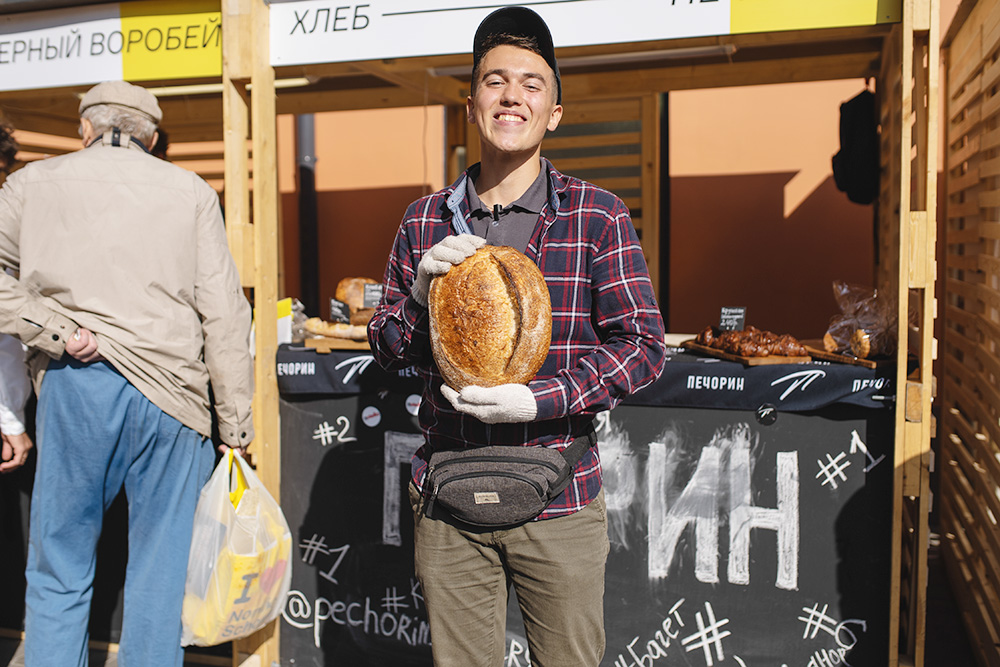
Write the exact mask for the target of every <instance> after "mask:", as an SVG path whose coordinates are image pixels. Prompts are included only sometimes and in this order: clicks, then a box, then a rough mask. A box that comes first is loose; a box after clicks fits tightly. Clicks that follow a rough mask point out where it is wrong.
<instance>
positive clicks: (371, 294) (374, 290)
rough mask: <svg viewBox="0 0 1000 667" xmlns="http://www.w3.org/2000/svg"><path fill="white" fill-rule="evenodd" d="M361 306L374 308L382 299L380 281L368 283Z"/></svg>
mask: <svg viewBox="0 0 1000 667" xmlns="http://www.w3.org/2000/svg"><path fill="white" fill-rule="evenodd" d="M362 299H363V300H362V306H361V307H362V308H374V307H375V306H377V305H378V302H379V301H381V300H382V283H368V284H366V285H365V294H364V297H362Z"/></svg>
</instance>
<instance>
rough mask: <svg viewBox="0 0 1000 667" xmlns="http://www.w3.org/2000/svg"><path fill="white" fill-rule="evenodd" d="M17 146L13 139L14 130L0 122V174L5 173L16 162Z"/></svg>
mask: <svg viewBox="0 0 1000 667" xmlns="http://www.w3.org/2000/svg"><path fill="white" fill-rule="evenodd" d="M17 150H18V145H17V140H16V139H14V128H13V127H11V126H10V125H8V124H7V123H4V122H3V121H0V172H5V171H7V170H8V169H10V168H11V167H13V166H14V163H15V162H17V160H16V158H15V156H16V155H17Z"/></svg>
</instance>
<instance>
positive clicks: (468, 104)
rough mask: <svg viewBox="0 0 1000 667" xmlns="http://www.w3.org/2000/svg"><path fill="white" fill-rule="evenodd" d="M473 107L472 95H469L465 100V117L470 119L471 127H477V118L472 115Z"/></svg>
mask: <svg viewBox="0 0 1000 667" xmlns="http://www.w3.org/2000/svg"><path fill="white" fill-rule="evenodd" d="M472 107H473V102H472V95H469V96H468V97H467V98H466V99H465V115H466V117H467V118H468V119H469V124H470V125H475V124H476V117H475V115H474V114H473V113H472Z"/></svg>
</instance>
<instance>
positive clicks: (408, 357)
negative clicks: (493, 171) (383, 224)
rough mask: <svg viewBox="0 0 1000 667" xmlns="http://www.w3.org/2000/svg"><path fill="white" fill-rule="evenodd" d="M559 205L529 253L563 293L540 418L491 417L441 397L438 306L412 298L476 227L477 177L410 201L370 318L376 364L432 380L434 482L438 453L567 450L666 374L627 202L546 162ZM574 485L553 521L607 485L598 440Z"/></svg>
mask: <svg viewBox="0 0 1000 667" xmlns="http://www.w3.org/2000/svg"><path fill="white" fill-rule="evenodd" d="M542 167H543V168H544V169H546V170H547V171H548V175H549V197H548V199H549V203H548V206H546V207H545V209H544V210H543V211H542V213H541V216H540V220H539V224H538V225H537V226H536V227H535V231H534V234H533V235H532V237H531V240H529V241H528V247H527V249H526V251H525V254H526V255H527V256H528V257H529V258H530V259H532V260H533V261H534V262H535V263H536V264H537V265H538V267H539V268H540V269H541V272H542V274H543V275H544V276H545V282H546V284H547V285H548V288H549V295H550V297H551V299H552V343H551V345H550V347H549V354H548V357H547V358H546V360H545V364H544V365H543V366H542V368H541V370H540V371H539V372H538V374H537V375H536V376H535V379H534V380H532V381H531V383H530V384H529V385H528V386H529V388H530V389H531V391H532V394H534V396H535V400H536V401H537V404H538V415H537V417H536V419H535V421H532V422H528V423H523V424H493V425H489V424H484V423H483V422H481V421H479V420H478V419H476V418H475V417H472V416H469V415H466V414H464V413H461V412H457V411H456V410H455V409H453V408H452V406H451V404H450V403H449V402H448V400H447V399H446V398H445V397H444V396H443V395H442V394H441V391H440V387H441V384H442V379H441V375H440V373H439V372H438V369H437V366H436V365H435V364H434V359H433V357H432V355H431V345H430V337H429V327H428V316H427V309H426V308H425V307H424V306H421V305H420V304H418V303H417V302H416V301H415V300H414V299H413V298H412V297H411V296H410V285H412V284H413V281H414V279H415V278H416V275H417V264H418V263H419V262H420V258H421V257H423V255H424V253H425V252H427V251H428V250H429V249H430V248H431V246H433V245H434V244H436V243H437V242H439V241H441V240H442V239H443V238H445V237H446V236H448V235H449V234H456V233H461V232H468V231H469V228H468V222H467V221H468V218H469V207H468V203H467V201H466V183H465V179H466V178H467V177H468V176H467V174H468V172H466V174H463V175H462V177H461V178H459V180H458V181H457V182H456V183H455V184H453V185H452V186H450V187H448V188H445V189H444V190H441V191H440V192H437V193H435V194H432V195H429V196H427V197H423V198H422V199H419V200H417V201H416V202H414V203H413V204H411V205H410V207H409V209H407V211H406V216H405V217H404V218H403V222H402V224H401V225H400V227H399V232H398V234H397V236H396V241H395V243H394V245H393V248H392V254H391V255H390V256H389V261H388V265H387V267H386V272H385V289H384V292H383V299H382V302H381V303H380V304H379V305H378V307H377V308H376V309H375V316H374V317H373V318H372V320H371V323H370V324H369V325H368V340H369V342H370V343H371V346H372V352H373V354H374V356H375V359H376V361H378V363H379V364H380V365H381V366H382V367H383V368H385V369H386V370H393V369H401V368H405V367H407V366H413V367H414V368H416V369H417V372H418V373H419V374H420V375H421V377H423V379H424V381H425V387H424V394H423V398H422V401H421V404H420V413H419V419H420V427H421V430H422V431H423V434H424V438H425V442H426V444H425V445H424V446H423V447H421V448H420V450H418V451H417V453H416V455H415V456H414V458H413V481H414V482H415V483H416V485H417V487H418V488H421V489H422V488H423V479H424V476H425V474H426V472H427V463H426V462H427V460H428V459H429V458H430V455H431V453H432V452H433V451H435V450H444V449H463V448H468V447H483V446H487V445H526V446H536V445H540V446H545V447H552V448H555V449H559V450H561V449H564V448H565V447H566V446H567V445H569V443H570V442H572V440H573V438H574V437H575V436H577V435H581V434H583V433H584V432H585V430H586V426H587V424H588V423H590V422H591V421H592V420H593V418H594V415H596V414H597V413H598V412H600V411H602V410H610V409H611V408H613V407H614V406H615V405H617V404H618V403H619V402H620V401H621V400H622V399H623V398H625V397H626V396H628V395H629V394H632V393H633V392H635V391H638V390H639V389H642V388H643V387H645V386H646V385H648V384H650V383H652V382H653V381H654V380H656V378H657V377H658V376H659V374H660V372H661V371H662V370H663V364H664V354H665V346H664V343H663V333H664V332H663V318H662V317H661V316H660V311H659V308H658V307H657V305H656V300H655V297H654V296H653V287H652V283H651V282H650V279H649V273H648V270H647V268H646V261H645V259H644V258H643V255H642V248H641V247H640V245H639V240H638V238H637V237H636V234H635V229H634V227H633V226H632V220H631V218H630V217H629V211H628V208H626V206H625V204H624V202H622V200H621V199H619V198H618V197H616V196H615V195H613V194H611V193H610V192H608V191H606V190H602V189H600V188H598V187H596V186H594V185H592V184H590V183H587V182H584V181H581V180H579V179H576V178H572V177H569V176H564V175H563V174H561V173H559V172H558V171H556V169H555V168H554V167H553V166H552V165H551V164H550V163H549V162H548V160H545V159H542ZM574 473H575V474H574V478H573V482H572V483H571V484H570V485H569V487H568V488H567V489H566V490H565V491H564V492H563V493H562V495H560V496H559V497H558V498H556V499H555V501H553V503H552V504H551V505H549V507H548V508H547V509H546V510H545V511H544V512H543V513H542V515H541V517H540V518H542V519H547V518H552V517H556V516H563V515H567V514H572V513H573V512H576V511H578V510H581V509H583V508H584V507H585V506H586V505H587V504H588V503H589V502H590V501H591V500H593V499H594V498H595V497H596V496H597V493H598V492H599V491H600V489H601V463H600V459H599V457H598V453H597V447H593V448H591V449H590V451H589V452H587V454H586V455H584V457H583V459H582V460H581V461H580V462H579V463H578V464H577V466H576V468H575V471H574Z"/></svg>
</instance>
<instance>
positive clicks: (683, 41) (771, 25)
mask: <svg viewBox="0 0 1000 667" xmlns="http://www.w3.org/2000/svg"><path fill="white" fill-rule="evenodd" d="M164 4H166V5H168V6H170V7H173V8H174V10H173V11H171V10H169V9H167V10H164V9H163V6H164ZM192 4H193V3H145V2H134V3H132V2H129V3H120V5H114V7H115V8H116V9H117V8H119V7H120V8H121V10H122V11H123V13H125V14H129V13H132V12H133V11H134V13H135V14H136V15H138V16H140V17H145V18H151V17H159V18H157V19H155V21H154V22H153V24H151V25H150V24H146V26H145V27H139V26H137V27H129V26H128V25H126V24H125V23H124V16H123V17H122V19H121V20H122V21H123V23H122V24H121V27H111V28H101V29H99V30H94V31H89V32H86V35H85V36H83V37H82V39H83V40H84V41H82V42H81V41H79V40H76V41H72V42H69V46H67V42H65V41H63V42H60V41H59V40H60V39H76V37H78V36H80V33H81V32H84V31H82V30H81V29H80V28H79V27H78V28H77V29H76V31H75V32H74V31H73V30H72V29H71V28H70V27H67V26H79V25H80V24H81V21H80V19H79V15H78V14H76V15H73V16H70V17H62V18H60V17H57V16H54V14H57V13H58V12H59V11H62V10H50V11H49V12H46V17H47V19H48V20H51V25H52V26H60V27H53V28H51V29H52V30H55V31H56V32H54V33H52V36H51V37H50V38H49V41H48V42H45V43H44V46H38V44H40V43H41V42H36V43H31V42H26V41H25V39H24V38H21V42H22V44H24V51H25V52H28V53H29V55H28V56H25V55H24V54H23V53H19V54H18V56H19V62H18V63H17V64H18V65H26V64H32V65H36V64H50V65H53V64H55V65H66V64H67V63H65V62H63V61H65V60H72V59H71V58H68V57H67V54H70V55H72V56H73V57H80V58H83V57H84V56H86V54H87V53H88V52H89V53H91V54H93V52H94V50H95V49H98V47H101V48H103V49H104V50H106V51H108V52H109V53H111V54H112V55H116V56H117V55H120V54H124V56H126V57H127V56H130V55H138V54H139V53H141V52H144V51H145V52H160V51H162V52H163V53H159V55H167V54H166V50H167V45H168V44H169V45H170V46H174V47H176V48H175V49H174V50H175V51H184V50H188V45H191V46H192V47H193V46H194V45H198V44H201V46H202V47H205V46H210V45H213V44H214V43H215V42H214V38H215V35H216V33H215V32H214V31H215V30H216V27H217V26H218V25H219V24H220V23H221V26H222V27H221V35H222V37H221V43H220V44H219V47H220V49H221V53H222V58H221V62H222V67H221V79H222V83H221V95H220V86H219V83H218V81H219V79H218V74H215V73H204V72H200V71H199V72H192V73H190V74H184V75H183V76H181V75H182V74H183V70H178V69H170V70H167V71H166V72H165V71H163V70H160V71H158V72H157V73H155V74H138V75H136V74H130V73H129V71H127V70H122V71H121V73H119V74H117V75H113V74H110V73H107V74H101V75H98V74H96V70H94V71H95V74H94V75H93V76H96V77H97V78H92V79H88V80H79V81H66V80H65V79H55V80H51V82H50V83H47V84H45V85H46V89H45V90H38V89H37V88H38V86H36V85H34V84H32V85H30V86H29V85H27V84H13V86H12V87H11V90H10V91H9V92H4V93H2V94H0V105H3V106H4V108H10V109H13V111H11V112H9V115H10V117H11V118H12V120H14V122H15V123H16V124H17V125H18V126H19V127H21V128H23V129H26V130H34V131H38V132H45V133H49V134H59V135H62V136H72V134H73V133H74V132H75V118H74V117H75V103H74V100H75V99H76V98H75V94H76V93H78V92H79V91H81V90H82V89H84V88H85V85H86V84H89V83H92V82H93V81H96V80H97V79H99V78H115V76H117V77H120V78H129V79H132V80H145V81H150V82H151V83H153V84H159V85H161V86H162V87H163V88H170V89H173V90H171V91H170V92H168V93H167V94H166V95H164V96H162V97H161V99H162V100H163V103H162V104H163V108H164V113H165V116H166V117H168V118H171V119H176V127H175V125H174V122H175V121H174V120H172V121H171V123H172V125H171V136H172V138H174V139H175V140H184V138H188V139H210V138H219V137H221V138H223V139H224V141H225V147H226V148H225V173H224V185H225V207H226V214H227V231H228V234H229V238H230V244H231V248H232V250H233V253H234V255H235V256H236V259H237V264H238V266H239V268H240V273H241V276H242V279H243V283H244V286H245V287H246V288H247V289H248V290H252V295H253V298H254V303H255V306H256V308H257V312H258V313H271V312H275V310H274V309H275V303H276V301H277V297H278V294H279V266H278V252H277V247H278V238H279V224H278V219H279V214H278V201H277V199H278V198H277V188H276V183H275V180H274V179H275V175H274V170H273V169H256V170H254V169H252V166H251V165H252V164H256V165H261V164H263V165H272V164H274V156H275V145H274V141H275V132H274V127H275V116H276V114H277V113H278V112H281V113H309V112H314V111H321V110H339V109H365V108H379V107H386V106H419V105H422V104H425V103H428V102H430V101H433V102H436V103H441V104H445V105H447V107H448V112H447V113H448V119H449V120H448V144H449V147H448V154H449V171H450V173H452V174H457V172H458V171H459V170H460V169H461V168H462V166H463V165H465V164H470V163H472V162H474V161H475V160H476V150H477V146H478V144H477V141H476V140H475V137H473V136H469V134H468V133H467V131H466V130H467V128H466V125H465V122H464V108H463V107H464V102H465V97H466V95H467V94H468V86H469V84H468V74H467V73H466V69H467V66H468V65H467V61H468V55H467V53H466V51H467V46H466V45H465V42H466V41H467V40H465V39H461V38H460V37H459V38H455V39H453V38H452V35H457V36H462V35H469V34H471V33H472V30H473V29H474V26H475V25H476V24H477V23H478V20H479V19H480V18H481V15H482V14H483V12H484V11H485V10H474V11H473V10H469V9H468V8H463V7H460V6H459V4H458V3H451V4H452V5H453V6H451V7H438V6H434V7H432V6H430V5H427V6H426V7H424V6H422V5H421V6H415V5H414V3H412V2H410V3H400V2H380V3H371V4H368V5H360V4H359V5H351V6H350V7H340V6H338V5H336V3H328V2H322V1H321V0H310V1H307V2H275V3H272V4H271V5H270V8H269V9H268V6H267V5H265V4H264V3H262V2H253V1H252V0H240V1H238V2H228V3H224V6H223V7H222V8H221V10H220V8H219V5H218V4H215V5H214V7H212V6H211V3H204V4H202V5H201V7H202V9H205V8H206V7H207V9H205V11H207V12H209V13H212V12H213V11H214V12H218V13H217V14H212V15H214V16H219V17H220V18H219V20H218V21H216V20H212V19H211V18H208V19H206V20H205V21H204V22H203V23H199V24H198V25H200V26H201V27H200V28H195V29H194V30H193V31H189V28H190V26H192V25H196V24H195V23H194V22H192V21H189V20H187V18H185V19H183V20H179V19H177V18H176V17H177V16H185V17H187V15H188V12H189V8H190V7H191V5H192ZM445 4H447V3H445ZM511 4H513V3H511ZM764 4H767V5H768V7H767V8H766V9H767V11H765V9H764V8H762V7H761V3H759V2H758V3H750V2H747V1H745V0H731V2H728V3H727V2H717V3H687V4H686V5H678V6H674V5H670V6H665V5H664V3H659V2H655V3H654V2H643V1H640V0H631V1H630V2H626V3H623V2H618V3H615V6H614V9H613V10H612V9H611V8H610V6H609V4H608V3H604V2H598V1H594V2H590V3H578V5H579V6H575V7H572V8H569V7H559V6H558V5H552V6H541V7H539V8H538V9H539V12H540V13H542V14H543V16H545V17H546V18H547V19H549V22H550V24H551V25H553V26H558V25H567V24H568V21H569V19H568V18H567V17H568V16H569V14H568V12H574V16H576V17H579V16H580V12H588V11H589V12H592V14H588V17H589V20H587V21H582V22H581V24H587V25H596V26H600V27H601V28H602V30H601V31H599V34H596V35H594V34H586V33H585V32H583V31H581V32H580V33H579V34H575V35H567V36H566V37H565V38H564V37H562V36H561V35H560V34H559V32H558V31H557V30H555V29H554V37H555V38H556V42H557V47H558V48H559V51H558V55H559V58H560V63H561V68H562V69H563V87H564V95H565V96H566V98H567V99H571V100H574V106H576V107H577V109H578V112H577V113H578V116H577V117H576V118H575V119H574V118H573V116H572V112H568V113H567V116H566V119H565V121H564V122H565V123H567V124H570V125H572V124H573V123H574V122H579V123H584V122H593V121H595V120H604V121H617V120H629V121H634V122H637V125H638V128H639V130H638V137H634V136H632V137H629V138H628V139H627V140H628V141H635V140H636V139H637V140H638V143H639V144H640V145H641V149H640V153H639V156H640V157H639V159H638V162H639V165H638V166H639V170H638V174H637V175H635V174H634V172H633V173H631V174H630V175H629V176H626V177H616V176H609V177H608V180H607V181H605V182H603V183H602V182H601V181H600V180H597V182H598V184H601V185H605V186H607V187H609V188H611V189H613V190H616V191H622V190H627V191H628V194H627V195H626V196H625V198H626V202H627V203H628V204H629V206H630V207H631V208H632V209H633V212H634V213H636V215H634V219H635V223H636V227H637V230H638V231H639V232H640V233H641V238H642V242H643V247H644V249H645V252H646V256H647V261H648V263H649V265H650V269H651V273H652V275H653V277H654V284H659V281H658V279H657V275H658V274H659V272H660V271H661V270H662V267H661V245H660V238H659V235H660V224H659V220H660V214H659V211H660V207H661V202H660V201H659V185H660V179H661V176H662V174H661V173H660V172H659V164H660V161H659V157H658V151H659V150H660V149H661V144H660V140H659V139H660V137H659V132H660V131H661V128H660V125H659V114H660V106H659V105H660V97H659V96H660V94H661V93H663V92H668V91H671V90H681V89H691V88H707V87H722V86H735V85H747V84H754V83H758V84H759V83H777V82H794V81H811V80H825V79H843V78H855V77H856V78H860V79H867V78H873V79H875V81H876V89H877V90H878V94H879V100H880V116H881V123H882V135H881V136H882V158H881V163H882V167H883V178H882V192H881V197H880V202H879V206H878V211H879V222H878V228H879V233H878V238H879V248H878V250H879V253H878V254H879V257H880V262H879V264H878V266H877V270H878V275H879V282H880V284H888V285H890V289H891V290H893V291H894V292H895V293H896V294H897V295H898V304H899V321H900V322H911V321H912V322H913V324H912V326H910V327H905V326H904V327H900V336H899V343H900V344H899V346H898V352H897V359H896V361H897V366H896V367H897V370H896V374H895V378H894V384H895V386H896V387H897V388H898V389H897V392H896V395H897V398H898V400H897V402H896V406H895V409H894V422H895V423H894V433H895V436H894V443H895V445H894V460H895V470H894V476H893V480H892V493H891V505H892V507H891V517H892V536H893V538H892V549H891V582H892V591H891V596H890V603H889V604H890V610H889V614H888V615H889V618H890V624H891V627H890V631H889V632H888V634H887V636H888V637H890V638H895V637H900V641H899V642H898V643H897V642H896V641H895V640H892V641H889V646H888V647H887V651H888V657H889V664H893V665H895V664H907V663H912V664H918V665H919V664H922V651H923V634H922V633H923V625H924V604H923V590H924V586H925V583H926V582H925V573H926V561H925V559H926V543H927V509H928V503H929V492H928V466H929V452H930V433H931V412H930V405H931V398H932V397H931V393H932V382H931V368H932V359H933V356H934V350H933V347H934V343H933V337H932V330H933V327H932V322H933V315H934V307H933V286H934V239H935V226H934V224H933V221H934V210H935V201H936V169H935V165H936V141H934V139H933V138H934V137H935V136H936V131H937V130H936V109H937V94H938V86H937V76H938V74H937V66H938V65H937V62H938V61H937V53H938V51H937V43H938V34H937V32H938V25H937V3H936V2H935V1H934V0H924V1H923V2H918V1H914V0H901V1H897V2H890V1H885V0H883V1H880V2H877V1H875V0H872V1H871V2H861V3H854V4H852V5H851V7H852V8H850V9H847V8H844V7H843V6H842V5H841V4H840V3H833V2H829V3H810V4H809V7H808V8H802V7H800V6H799V5H801V3H793V2H786V1H784V0H770V1H769V2H767V3H764ZM108 7H110V6H98V7H97V8H95V9H94V11H98V10H101V11H105V12H107V11H108ZM182 7H183V8H184V9H183V10H182V9H181V8H182ZM126 10H128V11H126ZM74 11H78V10H74ZM612 12H613V13H612ZM634 15H643V16H647V17H650V18H649V20H644V21H642V22H636V21H623V22H621V23H622V25H619V24H618V23H617V22H614V21H609V20H608V19H609V18H610V17H612V16H624V17H628V16H634ZM10 18H11V24H12V25H14V26H15V27H13V28H10V31H11V32H13V33H14V36H13V37H12V38H11V39H10V40H9V41H10V43H11V47H10V48H11V51H10V54H11V58H12V59H13V57H14V56H13V54H14V51H13V49H14V43H15V42H17V41H18V39H19V38H18V36H17V35H18V34H19V33H18V30H19V29H20V30H22V31H23V32H25V33H27V32H30V30H32V29H34V28H33V27H25V26H24V25H20V26H17V25H16V19H17V15H10ZM653 18H656V19H657V20H653ZM93 20H95V21H96V20H98V19H93ZM82 23H83V24H84V25H87V26H88V30H89V25H90V23H89V20H88V21H84V22H82ZM174 27H176V28H178V29H177V30H175V31H174V32H173V33H171V28H174ZM101 30H103V32H101ZM116 32H117V36H116V37H115V36H114V34H115V33H116ZM189 32H190V33H191V35H193V36H192V37H190V41H189V36H188V35H189ZM97 34H100V35H102V36H103V40H98V41H97V42H96V45H95V42H94V39H96V38H95V37H94V35H97ZM400 35H404V36H406V37H407V39H399V36H400ZM413 35H419V36H422V37H423V39H422V40H420V39H412V36H413ZM112 38H114V39H115V40H117V41H116V42H112V41H111V39H112ZM171 39H176V40H179V41H177V42H174V41H169V42H168V40H171ZM456 39H458V41H456ZM49 47H52V49H54V50H53V51H51V53H55V54H56V57H55V58H53V59H52V61H54V62H48V63H45V62H43V63H38V62H32V61H31V55H30V54H31V53H37V51H32V50H31V49H33V48H39V49H41V54H42V55H41V56H40V58H44V57H45V56H46V55H47V54H48V53H50V51H47V50H46V49H48V48H49ZM67 48H68V49H70V50H69V51H67V50H66V49H67ZM114 49H117V53H115V52H114ZM191 50H194V49H191ZM99 55H102V56H103V55H104V52H103V51H102V52H101V53H100V54H99ZM175 55H176V54H175ZM126 60H127V58H126ZM12 64H13V63H12ZM64 69H65V68H64ZM26 78H31V79H32V80H33V81H34V83H36V84H37V83H40V82H42V81H44V80H45V79H43V78H38V77H37V76H34V77H32V75H31V74H28V75H26ZM179 79H181V80H179ZM182 84H183V86H187V89H186V90H185V89H184V88H182V87H180V86H181V85H182ZM203 84H208V85H209V86H210V88H207V89H199V88H197V86H200V85H203ZM18 85H20V86H21V87H18ZM28 88H31V89H32V90H28ZM53 89H55V90H53ZM276 91H277V92H276ZM19 110H20V111H19ZM251 130H252V131H251ZM613 134H614V132H612V131H609V132H606V133H604V134H602V135H599V136H598V138H597V139H596V140H597V141H602V142H606V143H607V142H611V143H614V142H621V141H623V139H622V138H621V137H618V138H616V137H613V136H612V135H613ZM586 142H587V140H566V144H567V146H571V147H574V148H586ZM248 146H249V148H250V150H249V151H248ZM586 159H591V160H592V161H591V162H589V163H587V164H588V165H589V166H596V165H599V164H604V165H605V166H608V167H615V166H620V163H619V164H615V163H614V161H613V160H610V161H609V159H608V158H600V157H596V158H586ZM602 161H603V162H602ZM616 179H620V180H616ZM251 200H252V203H251ZM251 212H252V216H251ZM640 212H641V213H640ZM251 220H252V222H251ZM910 312H914V313H916V318H915V319H912V318H911V317H910V316H909V313H910ZM256 340H257V342H256V346H257V348H256V351H257V380H258V382H257V387H258V398H257V402H256V406H255V409H256V413H255V414H256V418H257V423H258V440H257V442H256V443H255V445H254V451H255V458H256V463H257V465H258V468H259V470H260V471H261V477H262V478H264V479H265V481H266V483H268V485H269V486H270V487H271V488H272V489H273V490H274V491H275V492H280V491H279V490H278V487H279V481H280V479H281V470H280V466H281V451H280V446H279V420H278V404H279V400H278V393H277V383H276V377H275V353H276V349H277V337H276V330H275V329H274V326H273V322H272V321H271V319H270V318H266V317H258V318H257V337H256ZM911 355H912V356H914V357H916V359H917V361H918V363H917V370H916V372H915V373H909V372H908V368H909V367H910V364H908V361H909V359H910V357H911ZM277 635H278V630H277V627H275V628H272V630H271V631H268V632H265V633H262V634H261V635H259V636H257V637H256V638H255V639H254V641H252V642H251V643H250V644H249V645H247V646H244V647H242V648H243V649H245V651H244V652H246V653H249V652H253V653H254V654H255V656H256V657H258V658H260V659H262V660H263V662H264V664H269V663H270V662H271V661H273V660H278V659H279V655H281V651H280V649H279V646H278V639H277Z"/></svg>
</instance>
